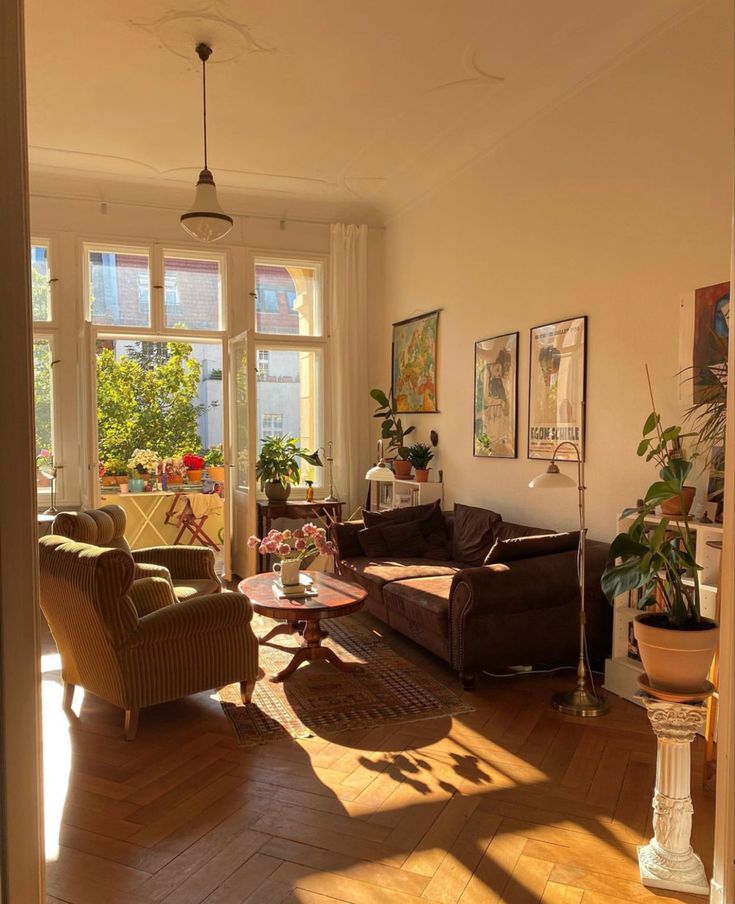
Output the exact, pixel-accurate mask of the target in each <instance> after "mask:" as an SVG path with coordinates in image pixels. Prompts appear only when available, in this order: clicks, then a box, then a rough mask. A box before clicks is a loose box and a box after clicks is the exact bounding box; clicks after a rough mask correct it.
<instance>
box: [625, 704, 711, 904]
mask: <svg viewBox="0 0 735 904" xmlns="http://www.w3.org/2000/svg"><path fill="white" fill-rule="evenodd" d="M639 697H640V699H641V701H642V702H643V705H644V706H645V707H646V710H647V711H648V719H649V721H650V723H651V727H652V728H653V731H654V734H655V735H656V741H657V750H656V790H655V791H654V793H653V838H652V839H651V840H650V841H649V843H648V844H646V845H641V846H640V847H639V848H638V867H639V869H640V875H641V882H642V884H643V885H646V886H648V887H650V888H666V889H670V890H672V891H683V892H689V893H690V894H695V895H709V882H708V881H707V876H706V874H705V872H704V866H703V865H702V861H701V860H700V858H699V857H698V856H697V855H696V854H695V853H694V851H693V850H692V846H691V844H690V838H691V834H692V814H693V812H694V807H693V806H692V797H691V754H690V748H691V744H692V741H693V740H694V737H695V735H696V733H697V731H698V730H699V729H700V728H701V727H702V726H703V725H704V720H705V718H706V714H707V709H706V704H705V703H704V702H701V703H667V702H664V701H662V700H658V699H656V698H655V697H651V696H650V695H648V694H646V693H640V694H639Z"/></svg>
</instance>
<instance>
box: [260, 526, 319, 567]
mask: <svg viewBox="0 0 735 904" xmlns="http://www.w3.org/2000/svg"><path fill="white" fill-rule="evenodd" d="M248 546H249V547H250V548H251V549H255V548H256V547H257V549H258V552H259V553H260V554H261V555H271V556H278V557H279V558H280V559H281V561H284V562H289V561H297V562H301V561H303V560H304V559H308V558H310V557H311V556H314V555H322V556H334V555H336V553H337V548H336V546H335V545H334V543H332V541H331V540H328V539H327V532H326V531H325V530H324V528H323V527H317V526H316V525H315V524H305V525H304V526H303V527H298V528H296V530H293V531H291V530H284V531H280V530H272V531H270V532H269V533H268V534H266V536H265V537H263V539H262V540H261V539H260V538H259V537H255V536H253V537H250V538H249V539H248Z"/></svg>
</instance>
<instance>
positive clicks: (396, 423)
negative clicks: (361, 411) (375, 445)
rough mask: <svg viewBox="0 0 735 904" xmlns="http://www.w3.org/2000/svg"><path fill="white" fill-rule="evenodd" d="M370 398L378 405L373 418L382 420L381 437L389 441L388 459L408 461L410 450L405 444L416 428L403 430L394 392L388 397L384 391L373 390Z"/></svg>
mask: <svg viewBox="0 0 735 904" xmlns="http://www.w3.org/2000/svg"><path fill="white" fill-rule="evenodd" d="M370 396H371V397H372V398H373V399H374V400H375V401H376V402H377V403H378V407H377V408H376V409H375V413H374V414H373V417H377V418H381V420H382V423H381V425H380V435H381V438H382V439H387V440H388V454H387V455H386V456H385V457H386V459H388V460H391V459H393V458H403V459H404V460H407V459H408V449H407V447H406V444H405V442H404V440H405V438H406V437H407V436H408V435H409V433H413V431H414V429H415V428H414V427H413V426H411V427H408V428H406V429H405V430H404V429H403V424H402V423H401V419H400V418H399V417H398V415H397V412H396V407H395V401H394V399H393V392H392V391H391V392H390V393H388V395H386V394H385V393H384V392H383V390H382V389H371V390H370Z"/></svg>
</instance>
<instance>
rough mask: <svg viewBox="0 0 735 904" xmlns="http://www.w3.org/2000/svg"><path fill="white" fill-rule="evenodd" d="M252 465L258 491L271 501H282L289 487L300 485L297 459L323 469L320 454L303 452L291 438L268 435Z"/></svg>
mask: <svg viewBox="0 0 735 904" xmlns="http://www.w3.org/2000/svg"><path fill="white" fill-rule="evenodd" d="M262 443H263V448H262V449H261V450H260V455H259V456H258V460H257V462H256V464H255V475H256V477H257V478H258V481H259V482H260V488H261V489H262V490H263V491H264V492H265V495H266V496H267V497H268V499H269V500H270V501H271V502H285V501H286V499H288V496H289V494H290V492H291V484H298V483H300V482H301V466H300V464H299V459H301V460H302V461H305V462H306V463H307V464H310V465H314V466H315V467H319V468H321V467H323V465H322V461H321V459H320V458H319V452H318V451H315V452H309V451H308V449H302V448H301V447H300V446H299V445H298V443H297V442H296V440H295V439H294V438H293V437H292V436H288V435H287V436H267V437H265V439H263V440H262Z"/></svg>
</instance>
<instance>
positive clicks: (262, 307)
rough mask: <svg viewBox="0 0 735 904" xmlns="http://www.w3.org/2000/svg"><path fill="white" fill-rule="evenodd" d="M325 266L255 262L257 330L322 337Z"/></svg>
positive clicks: (260, 331)
mask: <svg viewBox="0 0 735 904" xmlns="http://www.w3.org/2000/svg"><path fill="white" fill-rule="evenodd" d="M321 303H322V301H321V267H320V266H319V265H312V266H293V265H291V264H277V263H266V262H263V261H260V262H258V261H256V263H255V329H256V330H257V332H259V333H280V334H287V335H292V336H321V334H322V316H321V314H322V312H321Z"/></svg>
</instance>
